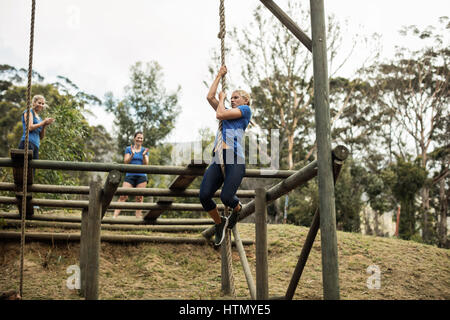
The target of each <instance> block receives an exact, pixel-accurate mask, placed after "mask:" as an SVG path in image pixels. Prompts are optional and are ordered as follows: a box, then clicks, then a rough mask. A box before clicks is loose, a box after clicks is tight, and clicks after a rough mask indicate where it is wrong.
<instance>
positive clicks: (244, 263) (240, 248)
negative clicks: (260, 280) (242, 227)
mask: <svg viewBox="0 0 450 320" xmlns="http://www.w3.org/2000/svg"><path fill="white" fill-rule="evenodd" d="M233 236H234V241H235V243H236V248H237V249H238V252H239V258H240V259H241V264H242V269H244V274H245V279H246V280H247V285H248V290H249V291H250V296H251V298H252V299H253V300H256V286H255V282H254V281H253V277H252V272H251V271H250V266H249V265H248V261H247V255H246V254H245V250H244V246H243V245H242V240H241V237H240V235H239V231H238V229H237V224H236V225H235V226H234V228H233Z"/></svg>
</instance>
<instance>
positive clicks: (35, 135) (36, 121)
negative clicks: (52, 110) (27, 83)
mask: <svg viewBox="0 0 450 320" xmlns="http://www.w3.org/2000/svg"><path fill="white" fill-rule="evenodd" d="M46 107H47V105H46V104H45V98H44V97H43V96H41V95H35V96H34V97H33V99H32V100H31V109H30V116H29V119H28V132H29V133H28V149H29V150H32V151H33V159H39V146H40V144H41V140H42V139H44V136H45V128H46V127H47V126H48V125H50V124H52V123H53V121H55V119H53V118H45V119H44V120H42V119H41V117H40V116H39V113H40V112H41V111H42V110H44V108H46ZM26 113H27V111H26V110H25V111H24V112H23V113H22V127H23V134H22V138H21V139H20V143H19V149H24V148H25V138H26V136H25V134H26V130H27V126H26V122H25V118H26V116H27V115H26ZM33 172H34V170H33Z"/></svg>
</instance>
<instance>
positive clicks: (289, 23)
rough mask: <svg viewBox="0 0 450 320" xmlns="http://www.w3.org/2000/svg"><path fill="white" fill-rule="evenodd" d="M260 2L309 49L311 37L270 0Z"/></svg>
mask: <svg viewBox="0 0 450 320" xmlns="http://www.w3.org/2000/svg"><path fill="white" fill-rule="evenodd" d="M261 2H262V4H263V5H265V6H266V8H267V9H269V10H270V11H271V12H272V14H273V15H274V16H275V17H277V19H278V20H280V22H281V23H282V24H283V25H284V26H285V27H286V28H287V29H288V30H289V31H291V32H292V34H293V35H294V36H295V37H296V38H297V39H298V40H299V41H300V42H301V43H303V45H304V46H305V47H306V48H307V49H308V50H309V51H311V50H312V49H311V46H312V44H311V39H310V38H309V37H308V36H307V35H306V34H305V33H304V32H303V31H302V30H300V28H299V27H298V26H297V24H296V23H295V22H294V21H293V20H292V19H291V18H290V17H289V16H288V15H287V14H286V13H285V12H284V11H283V10H281V8H280V7H279V6H278V5H277V4H276V3H275V2H273V1H272V0H261Z"/></svg>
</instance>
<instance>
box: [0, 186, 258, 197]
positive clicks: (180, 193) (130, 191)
mask: <svg viewBox="0 0 450 320" xmlns="http://www.w3.org/2000/svg"><path fill="white" fill-rule="evenodd" d="M0 191H16V186H15V184H14V183H9V182H0ZM28 191H30V192H40V193H65V194H89V186H67V185H55V184H32V185H30V187H29V188H28ZM221 192H222V190H221V189H219V190H218V191H216V192H215V193H214V197H216V198H218V197H220V193H221ZM115 195H116V196H121V195H127V196H157V197H185V198H187V197H198V196H199V195H200V189H186V190H171V189H165V188H121V187H119V188H117V191H116V193H115ZM236 195H237V196H238V197H239V198H253V197H255V191H254V190H238V191H237V192H236Z"/></svg>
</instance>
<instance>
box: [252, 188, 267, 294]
mask: <svg viewBox="0 0 450 320" xmlns="http://www.w3.org/2000/svg"><path fill="white" fill-rule="evenodd" d="M255 191H256V198H255V200H256V201H255V202H256V203H255V218H256V221H255V238H256V299H257V300H267V299H269V265H268V260H267V255H268V250H267V222H266V221H267V202H266V189H264V188H257V189H255Z"/></svg>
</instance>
